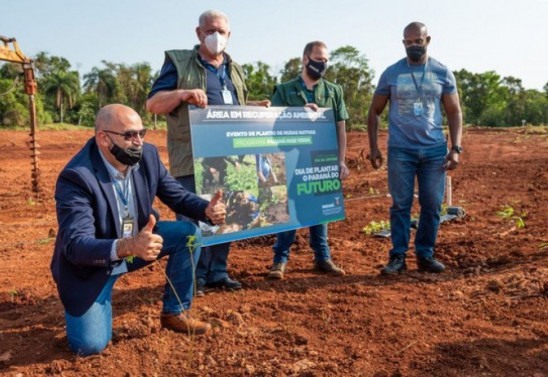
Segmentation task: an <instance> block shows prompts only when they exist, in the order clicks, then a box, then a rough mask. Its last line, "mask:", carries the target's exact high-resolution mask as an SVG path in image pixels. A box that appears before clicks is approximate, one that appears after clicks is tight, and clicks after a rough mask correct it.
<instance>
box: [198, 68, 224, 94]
mask: <svg viewBox="0 0 548 377" xmlns="http://www.w3.org/2000/svg"><path fill="white" fill-rule="evenodd" d="M202 64H203V65H204V67H206V68H207V70H208V71H209V72H212V73H214V74H215V75H217V77H218V78H219V80H220V81H221V85H222V86H223V89H226V81H225V79H226V65H225V62H224V61H223V63H222V64H221V65H220V66H219V68H215V66H214V65H212V64H209V63H208V62H206V61H203V62H202Z"/></svg>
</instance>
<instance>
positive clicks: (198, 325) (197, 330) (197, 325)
mask: <svg viewBox="0 0 548 377" xmlns="http://www.w3.org/2000/svg"><path fill="white" fill-rule="evenodd" d="M160 323H161V324H162V327H165V328H166V329H170V330H172V331H175V332H182V333H187V334H189V335H203V334H207V332H208V331H209V330H211V325H210V324H209V323H207V322H202V321H198V320H197V319H193V318H190V317H189V316H188V315H187V314H186V313H180V314H164V313H162V315H161V316H160Z"/></svg>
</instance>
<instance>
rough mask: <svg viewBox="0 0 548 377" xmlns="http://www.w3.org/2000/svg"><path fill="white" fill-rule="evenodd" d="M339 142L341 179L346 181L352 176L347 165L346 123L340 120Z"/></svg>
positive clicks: (338, 128) (338, 123) (338, 126)
mask: <svg viewBox="0 0 548 377" xmlns="http://www.w3.org/2000/svg"><path fill="white" fill-rule="evenodd" d="M337 142H338V144H339V164H340V169H341V170H340V172H339V178H340V179H346V178H347V177H348V176H349V175H350V171H349V170H348V167H347V166H346V163H345V157H346V121H344V120H339V121H338V122H337Z"/></svg>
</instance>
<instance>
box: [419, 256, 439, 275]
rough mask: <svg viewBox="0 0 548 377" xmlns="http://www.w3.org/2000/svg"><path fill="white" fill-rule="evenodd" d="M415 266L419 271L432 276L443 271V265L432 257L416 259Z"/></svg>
mask: <svg viewBox="0 0 548 377" xmlns="http://www.w3.org/2000/svg"><path fill="white" fill-rule="evenodd" d="M417 266H418V267H419V271H426V272H432V273H434V274H439V273H440V272H443V271H445V266H444V265H443V263H441V262H440V261H438V260H436V259H434V257H428V258H417Z"/></svg>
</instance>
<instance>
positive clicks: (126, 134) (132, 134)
mask: <svg viewBox="0 0 548 377" xmlns="http://www.w3.org/2000/svg"><path fill="white" fill-rule="evenodd" d="M103 131H104V132H107V133H109V134H114V135H118V136H123V137H124V139H125V140H128V141H129V140H133V139H137V135H138V136H139V137H140V138H141V139H142V138H144V137H145V135H146V133H147V129H146V128H143V129H142V130H139V131H126V132H115V131H110V130H103Z"/></svg>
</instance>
